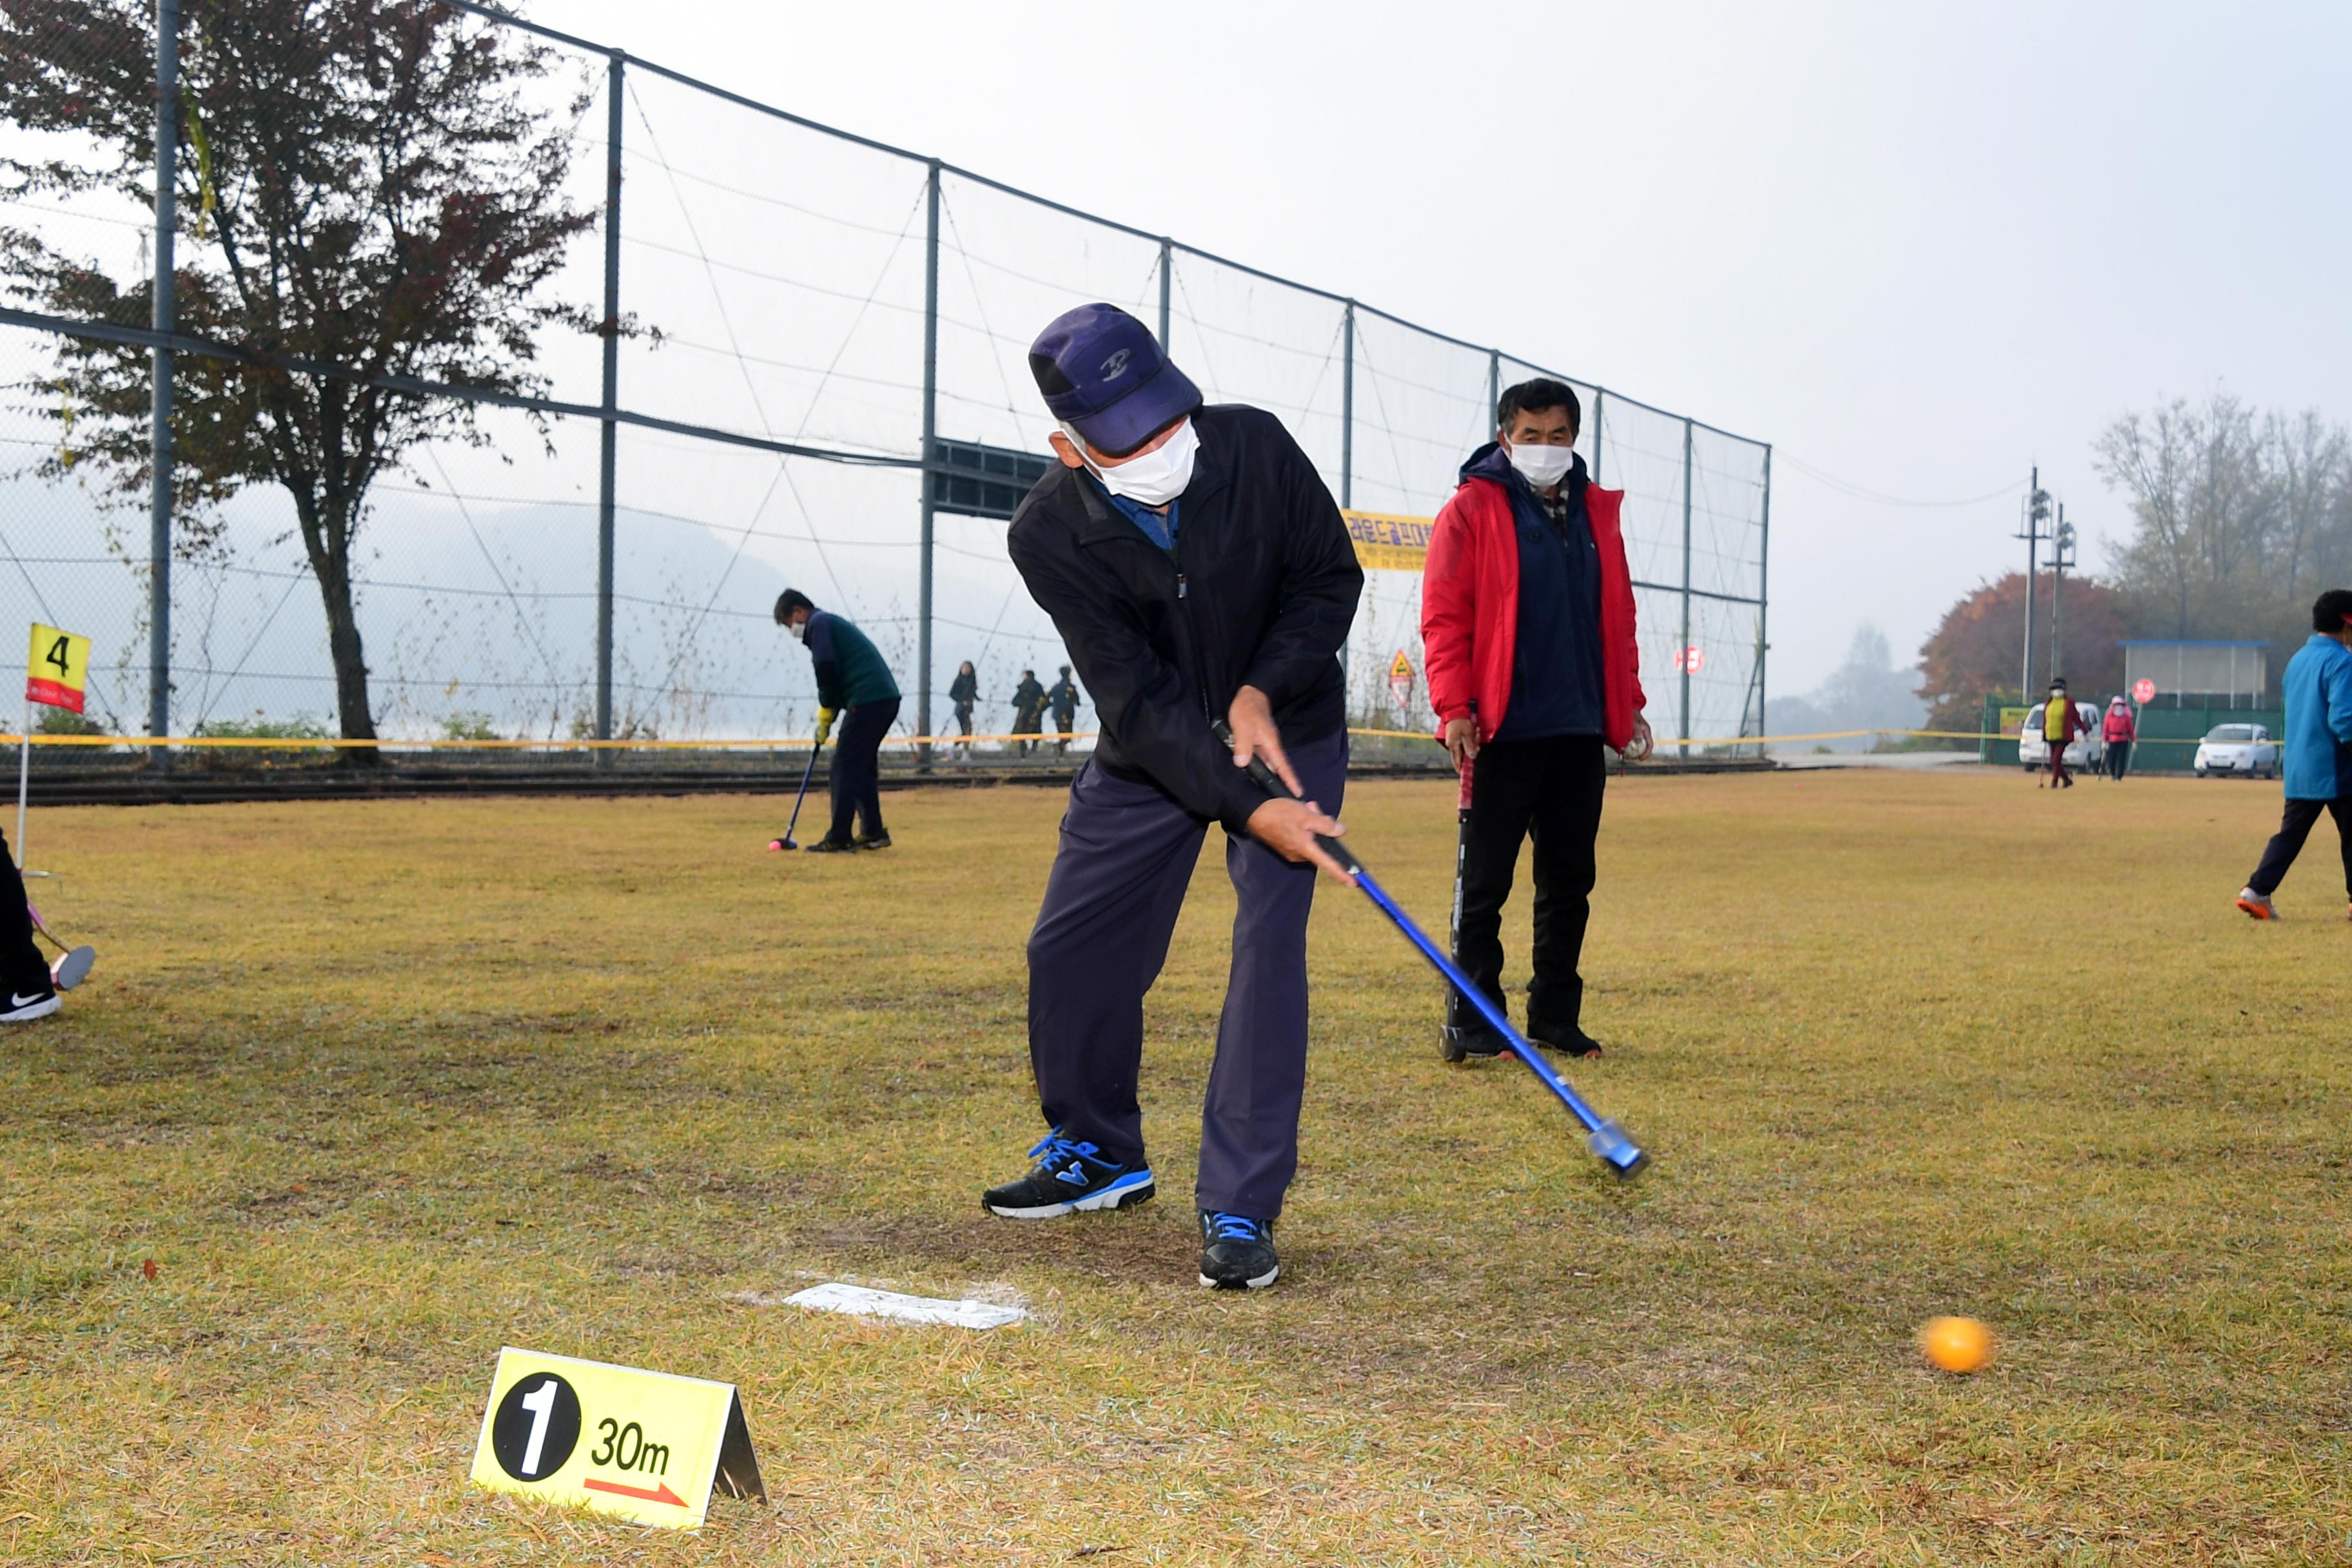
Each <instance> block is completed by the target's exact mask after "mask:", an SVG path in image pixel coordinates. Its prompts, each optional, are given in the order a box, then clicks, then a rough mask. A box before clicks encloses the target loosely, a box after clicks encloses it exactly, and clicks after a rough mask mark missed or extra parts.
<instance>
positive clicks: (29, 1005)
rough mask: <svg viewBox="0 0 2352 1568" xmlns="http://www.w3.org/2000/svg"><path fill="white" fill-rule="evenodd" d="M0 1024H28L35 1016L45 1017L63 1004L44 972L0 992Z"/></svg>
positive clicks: (56, 989) (55, 988)
mask: <svg viewBox="0 0 2352 1568" xmlns="http://www.w3.org/2000/svg"><path fill="white" fill-rule="evenodd" d="M0 1002H5V1003H6V1004H7V1005H6V1006H5V1008H0V1024H29V1023H31V1022H32V1021H33V1020H34V1019H36V1018H46V1017H47V1016H49V1015H50V1014H52V1013H54V1012H56V1011H57V1010H58V1008H60V1007H62V1006H64V1005H65V1004H64V1003H63V1002H60V1001H58V988H57V987H56V986H55V985H54V984H51V983H50V981H49V977H48V976H47V975H46V974H44V975H42V976H41V977H40V978H39V979H38V980H36V981H34V982H32V983H31V984H16V985H11V986H9V987H8V989H7V991H6V993H5V994H0Z"/></svg>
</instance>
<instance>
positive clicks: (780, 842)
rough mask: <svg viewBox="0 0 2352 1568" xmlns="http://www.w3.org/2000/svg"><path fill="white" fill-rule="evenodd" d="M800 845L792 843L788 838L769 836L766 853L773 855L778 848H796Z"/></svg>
mask: <svg viewBox="0 0 2352 1568" xmlns="http://www.w3.org/2000/svg"><path fill="white" fill-rule="evenodd" d="M799 847H800V846H799V845H797V844H795V843H793V841H792V840H791V839H790V838H771V839H769V840H768V853H769V854H771V855H773V854H774V853H775V852H776V851H777V850H779V849H797V848H799Z"/></svg>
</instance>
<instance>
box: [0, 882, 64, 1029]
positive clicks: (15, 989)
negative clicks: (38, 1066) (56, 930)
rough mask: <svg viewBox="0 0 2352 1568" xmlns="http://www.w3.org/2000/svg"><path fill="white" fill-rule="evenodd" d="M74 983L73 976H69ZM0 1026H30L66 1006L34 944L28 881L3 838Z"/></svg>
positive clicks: (0, 898)
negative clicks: (2, 987)
mask: <svg viewBox="0 0 2352 1568" xmlns="http://www.w3.org/2000/svg"><path fill="white" fill-rule="evenodd" d="M66 979H67V981H68V983H69V984H70V983H71V981H72V979H73V976H72V975H70V974H68V975H67V976H66ZM0 985H5V986H6V987H7V988H8V989H7V991H6V992H5V994H0V1004H5V1005H0V1024H29V1023H31V1022H32V1021H33V1020H34V1019H36V1018H46V1017H47V1016H49V1015H50V1014H52V1013H54V1012H56V1011H57V1010H58V1008H59V1007H62V1006H63V1005H65V1004H64V1003H63V1002H61V1001H59V1000H58V988H57V983H56V982H55V980H54V979H52V978H51V976H50V973H49V961H48V960H47V959H46V958H43V957H42V956H41V950H40V948H39V947H38V946H37V944H36V943H35V942H34V941H33V911H32V906H31V905H30V904H29V903H27V902H26V898H25V879H24V878H22V877H20V876H18V875H17V874H16V857H15V856H14V855H12V854H10V853H9V852H8V840H7V838H6V837H5V835H0Z"/></svg>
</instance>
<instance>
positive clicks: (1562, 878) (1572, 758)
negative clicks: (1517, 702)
mask: <svg viewBox="0 0 2352 1568" xmlns="http://www.w3.org/2000/svg"><path fill="white" fill-rule="evenodd" d="M1607 778H1608V763H1606V761H1605V760H1604V759H1603V758H1602V756H1601V737H1600V736H1598V735H1567V736H1561V737H1559V738H1558V739H1555V740H1547V741H1496V742H1489V743H1488V744H1487V745H1486V746H1484V747H1482V748H1481V749H1480V750H1479V752H1478V758H1477V761H1476V762H1475V763H1473V764H1472V765H1471V773H1470V822H1469V826H1468V828H1467V837H1466V839H1465V853H1464V855H1463V858H1462V882H1461V886H1460V887H1459V888H1458V889H1455V896H1456V897H1457V899H1458V900H1460V905H1461V911H1462V914H1461V920H1460V922H1459V925H1458V927H1457V932H1458V934H1457V936H1456V938H1455V941H1454V963H1457V964H1460V965H1461V966H1462V970H1463V972H1464V973H1466V974H1467V975H1469V977H1470V979H1471V980H1472V981H1473V982H1474V983H1475V984H1476V985H1477V986H1478V987H1479V989H1481V990H1483V991H1485V992H1486V994H1487V995H1489V996H1491V997H1493V998H1494V999H1495V1000H1496V1002H1497V1003H1500V1002H1502V1001H1503V905H1504V904H1505V903H1506V902H1507V901H1508V900H1509V899H1510V896H1511V879H1512V877H1513V875H1514V874H1515V873H1516V871H1517V866H1518V859H1519V846H1520V844H1521V843H1522V842H1524V841H1525V840H1526V839H1527V838H1528V837H1529V836H1530V835H1532V836H1533V837H1534V839H1535V879H1536V908H1535V952H1534V953H1533V954H1532V955H1531V957H1532V969H1533V973H1532V975H1531V977H1530V979H1529V980H1528V1012H1527V1019H1528V1026H1527V1029H1528V1034H1530V1035H1538V1036H1549V1035H1554V1034H1561V1035H1564V1034H1566V1033H1567V1032H1568V1031H1569V1030H1570V1029H1573V1028H1575V1027H1577V1026H1578V1022H1579V1019H1580V1016H1581V1015H1582V1013H1583V1009H1584V977H1583V976H1582V975H1581V974H1580V973H1577V963H1578V962H1579V960H1580V958H1581V957H1582V956H1583V952H1584V926H1585V921H1586V919H1587V918H1588V916H1589V915H1590V914H1591V902H1590V900H1591V892H1592V878H1593V856H1592V846H1593V840H1594V839H1595V838H1597V837H1599V836H1600V833H1601V788H1602V786H1603V784H1604V783H1605V782H1606V780H1607ZM1446 1021H1447V1022H1448V1023H1449V1024H1451V1025H1453V1026H1455V1027H1457V1028H1484V1027H1485V1023H1484V1021H1483V1020H1482V1019H1480V1018H1479V1016H1478V1015H1477V1014H1476V1013H1475V1012H1474V1011H1473V1010H1472V1009H1471V1008H1470V1007H1469V1006H1468V1005H1466V1004H1465V1003H1464V1002H1463V1000H1462V998H1461V997H1459V996H1454V997H1453V998H1452V999H1451V1001H1450V1002H1449V1004H1448V1006H1447V1014H1446Z"/></svg>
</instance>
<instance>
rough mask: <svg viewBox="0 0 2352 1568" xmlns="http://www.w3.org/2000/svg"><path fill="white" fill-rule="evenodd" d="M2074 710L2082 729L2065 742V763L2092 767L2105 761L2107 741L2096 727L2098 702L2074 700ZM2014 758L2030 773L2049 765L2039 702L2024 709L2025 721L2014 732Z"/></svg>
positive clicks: (2077, 766)
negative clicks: (2015, 734) (2015, 737)
mask: <svg viewBox="0 0 2352 1568" xmlns="http://www.w3.org/2000/svg"><path fill="white" fill-rule="evenodd" d="M2074 712H2075V714H2076V716H2077V717H2079V718H2080V719H2081V720H2082V721H2083V725H2082V729H2083V732H2082V733H2081V734H2079V735H2077V736H2075V737H2074V739H2073V740H2072V741H2069V742H2067V743H2066V765H2067V766H2068V767H2070V768H2095V767H2097V766H2099V765H2100V764H2101V763H2105V761H2106V760H2107V742H2105V739H2103V738H2102V735H2101V731H2100V727H2099V718H2100V715H2099V705H2098V704H2097V703H2095V702H2077V703H2075V704H2074ZM2017 760H2018V761H2019V762H2020V763H2022V764H2024V767H2025V771H2026V772H2027V773H2040V772H2041V771H2042V769H2043V768H2046V767H2048V766H2049V765H2050V742H2049V741H2048V740H2047V739H2045V738H2044V737H2043V735H2042V704H2041V703H2039V702H2037V703H2035V704H2034V705H2033V706H2032V708H2030V709H2028V710H2026V714H2025V722H2024V723H2023V724H2021V725H2020V726H2019V727H2018V731H2017Z"/></svg>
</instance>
